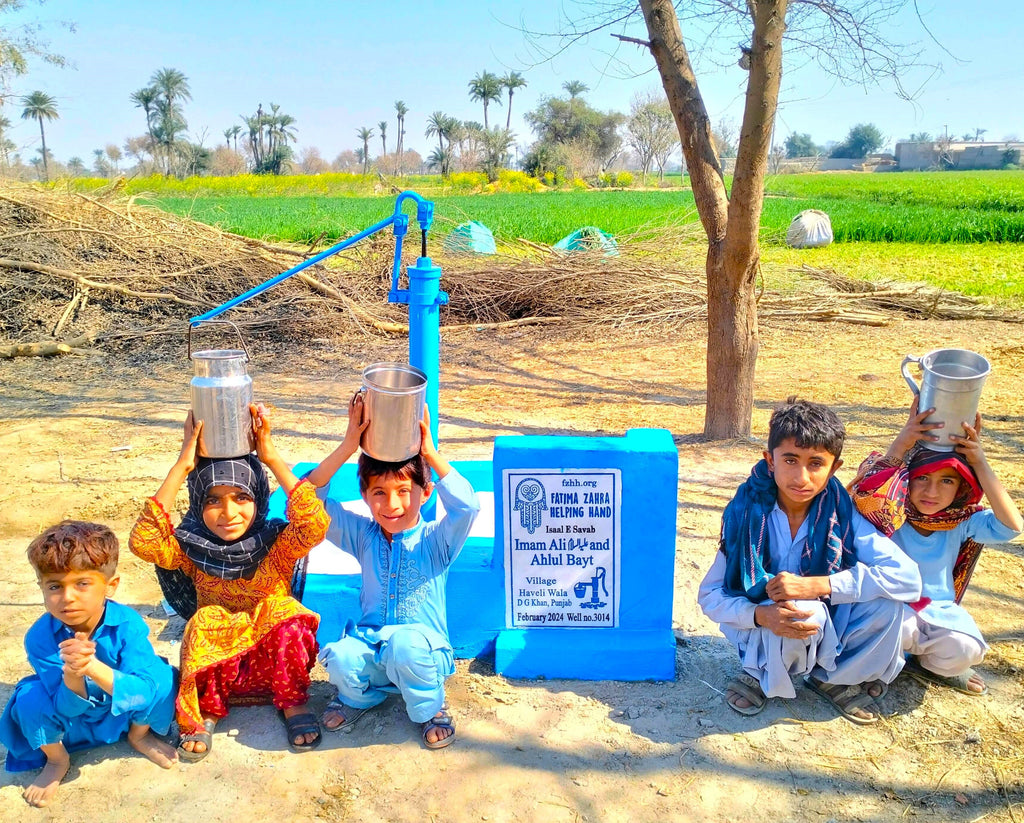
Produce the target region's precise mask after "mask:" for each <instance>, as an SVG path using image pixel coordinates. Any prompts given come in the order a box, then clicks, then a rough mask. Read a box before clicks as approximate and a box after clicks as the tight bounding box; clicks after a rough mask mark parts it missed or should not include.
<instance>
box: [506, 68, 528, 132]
mask: <svg viewBox="0 0 1024 823" xmlns="http://www.w3.org/2000/svg"><path fill="white" fill-rule="evenodd" d="M501 85H502V86H504V87H505V89H506V90H507V91H508V117H507V118H506V119H505V131H508V130H509V129H510V128H511V127H512V92H514V91H515V90H516V89H525V88H526V78H525V77H523V75H521V74H520V73H519V72H517V71H510V72H509V73H508V74H506V75H505V76H504V77H502V78H501Z"/></svg>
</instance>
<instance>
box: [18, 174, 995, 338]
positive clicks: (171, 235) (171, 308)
mask: <svg viewBox="0 0 1024 823" xmlns="http://www.w3.org/2000/svg"><path fill="white" fill-rule="evenodd" d="M0 227H2V228H0V357H14V356H18V355H31V354H50V353H56V352H62V351H70V350H83V349H89V348H95V347H101V348H106V349H117V348H122V347H124V346H126V345H129V344H131V345H134V344H135V343H136V342H137V341H138V338H142V337H144V338H147V340H146V345H147V347H153V346H157V347H159V346H161V345H164V344H167V345H170V344H172V343H173V345H175V346H179V345H180V344H181V341H182V339H183V335H184V332H185V330H186V328H187V321H188V318H190V317H193V316H195V315H198V314H201V313H202V312H204V311H206V310H208V309H210V308H213V307H214V306H217V305H220V304H221V303H223V302H225V301H226V300H228V299H230V298H232V297H234V296H236V295H238V294H241V293H242V292H245V291H247V290H248V289H250V288H252V287H253V286H255V285H258V284H259V283H262V282H264V281H266V280H268V279H270V278H271V277H273V276H275V275H276V274H278V273H280V272H282V271H284V270H286V269H288V268H291V267H292V266H294V265H295V264H296V263H298V262H299V261H300V260H301V259H303V258H304V257H307V256H308V255H310V254H312V253H313V252H314V250H313V249H298V248H289V247H285V246H281V245H273V244H270V243H264V242H261V241H258V240H252V239H249V238H244V237H239V236H237V235H232V234H227V233H224V232H221V231H219V230H217V229H215V228H212V227H210V226H206V225H204V224H201V223H196V222H193V221H191V220H188V219H184V218H179V217H175V216H173V215H169V214H166V213H164V212H161V211H158V210H156V209H152V208H148V207H144V206H140V205H139V204H138V203H137V202H136V201H135V199H134V198H129V197H125V196H124V195H123V194H122V193H121V192H119V191H118V189H117V187H116V186H114V187H112V188H110V189H109V190H105V191H101V192H98V193H94V194H92V195H90V196H86V195H84V194H81V193H79V192H73V191H61V190H56V191H55V190H49V189H41V188H37V187H32V186H27V185H21V184H15V183H0ZM619 240H620V249H621V250H622V254H621V256H617V257H603V256H602V255H601V254H600V253H599V252H595V253H585V254H573V255H560V254H556V253H555V252H553V251H552V250H551V249H550V248H549V247H546V246H539V245H537V244H534V243H530V242H527V241H519V242H517V243H514V244H511V245H506V246H505V247H504V248H503V249H502V253H501V254H499V255H496V256H493V257H487V258H481V257H470V256H459V255H442V256H441V257H442V262H443V271H444V280H443V283H442V285H443V287H444V288H445V289H447V290H448V291H449V293H450V294H451V304H450V306H449V307H447V308H446V309H444V310H443V311H444V314H443V315H442V323H444V324H445V325H446V326H447V327H449V328H452V327H471V328H480V327H485V326H490V325H511V324H523V323H545V322H550V323H559V324H562V325H587V326H593V325H594V324H610V325H618V326H626V325H644V326H651V325H658V326H669V327H670V326H672V325H674V324H680V323H689V322H694V321H702V320H703V319H704V318H705V317H706V311H705V310H706V301H705V282H704V266H703V256H704V248H706V247H705V246H703V244H702V243H701V241H700V238H699V235H695V234H694V229H693V228H692V227H691V228H677V229H666V230H661V231H657V232H650V231H649V232H647V233H646V234H644V235H642V236H641V235H637V236H636V237H633V238H619ZM413 245H416V244H411V243H410V244H407V246H413ZM393 249H394V246H393V239H392V237H391V235H390V233H388V232H384V233H382V234H380V235H378V236H376V237H375V238H371V239H369V240H366V241H363V243H361V244H358V245H356V246H354V247H353V248H352V249H350V250H347V252H346V253H343V254H342V255H338V256H337V257H335V258H332V259H331V261H330V262H329V263H328V264H327V265H324V264H318V265H316V266H312V267H310V268H308V269H306V270H305V271H304V272H302V273H300V274H299V275H297V276H295V277H293V278H291V279H289V280H286V281H284V282H283V283H281V284H279V285H278V286H276V287H274V288H273V289H271V290H269V291H267V292H265V293H263V294H262V295H259V296H257V297H255V298H253V299H252V300H250V301H248V302H246V303H244V304H242V305H241V306H239V307H237V308H235V309H233V310H231V311H230V312H228V313H227V314H226V315H225V317H226V318H227V319H230V320H232V321H233V322H235V323H236V324H237V325H239V326H240V327H241V328H243V329H259V330H260V331H259V333H260V335H261V336H264V337H270V338H272V339H276V340H280V341H286V342H301V341H302V340H304V339H308V338H310V337H325V336H334V337H339V336H344V335H346V334H352V333H356V334H365V333H385V334H401V333H404V331H405V326H404V318H405V309H404V308H403V307H398V306H392V305H389V304H388V303H387V302H386V299H387V291H388V286H389V282H390V272H391V265H392V260H393ZM407 250H408V251H409V253H410V254H415V252H416V251H417V249H415V248H410V249H407ZM809 274H811V275H813V276H814V277H815V278H817V282H818V285H815V287H814V288H813V290H812V294H811V295H810V296H808V294H806V293H803V294H801V295H799V296H797V297H792V296H784V295H780V294H774V293H770V292H766V293H764V294H762V295H761V297H760V307H759V311H760V315H761V316H762V317H766V318H771V317H804V318H810V319H826V320H845V321H848V322H855V323H871V324H884V323H885V322H887V318H888V316H889V315H888V314H887V313H886V312H892V311H902V312H907V313H911V314H919V315H924V316H929V317H978V318H982V317H997V316H998V317H1000V318H1001V319H1011V318H1008V317H1006V315H1005V314H1001V313H999V312H997V311H996V310H994V309H992V308H990V307H988V306H985V305H983V304H980V303H978V302H977V301H972V300H969V299H967V298H964V297H963V296H961V295H957V294H953V293H950V292H944V291H941V290H937V289H930V288H928V287H924V286H903V285H900V286H896V285H891V284H890V285H887V286H885V287H884V288H879V287H878V286H877V284H876V285H874V286H872V285H871V284H855V283H853V282H851V281H846V280H844V279H843V278H841V277H839V276H838V275H835V274H834V273H831V272H820V271H810V272H809Z"/></svg>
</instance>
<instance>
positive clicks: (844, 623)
mask: <svg viewBox="0 0 1024 823" xmlns="http://www.w3.org/2000/svg"><path fill="white" fill-rule="evenodd" d="M844 439H845V429H844V428H843V425H842V423H841V422H840V420H839V418H838V417H837V416H836V415H835V413H834V412H833V411H832V410H831V409H829V408H828V407H826V406H822V405H821V404H818V403H810V402H807V401H794V400H791V401H790V402H789V403H788V404H787V405H786V406H784V407H782V408H780V409H777V410H776V411H775V413H774V414H773V415H772V418H771V422H770V424H769V432H768V449H767V450H766V451H765V453H764V460H762V461H761V462H760V463H758V464H757V465H755V466H754V468H753V471H752V472H751V476H750V478H749V479H748V480H747V481H746V482H745V483H744V484H743V485H741V486H740V487H739V489H737V492H736V496H735V497H734V498H733V499H732V501H730V502H729V504H728V505H727V506H726V509H725V512H724V514H723V517H722V541H721V545H720V551H719V552H718V553H717V554H716V555H715V561H714V563H713V565H712V566H711V569H710V570H709V571H708V573H707V575H706V576H705V578H704V580H703V582H702V583H701V586H700V590H699V592H698V601H699V603H700V606H701V609H703V611H704V613H705V614H706V615H707V616H708V617H709V618H710V619H711V620H713V621H715V622H716V623H718V624H719V626H720V627H721V630H722V633H723V634H724V635H725V637H726V639H728V640H729V641H730V642H731V643H733V644H734V645H735V646H736V649H737V652H738V654H739V658H740V664H741V666H742V667H743V673H742V674H740V675H739V676H738V677H736V678H734V679H733V680H731V681H730V682H729V683H728V685H727V687H726V689H727V690H726V702H727V704H728V705H729V707H730V708H732V709H734V710H735V711H737V712H739V713H741V714H748V715H749V714H756V713H758V712H760V711H761V710H762V709H763V708H764V706H765V704H766V702H767V699H768V698H771V697H787V698H791V697H795V696H796V690H795V689H794V687H793V682H792V678H793V677H795V676H804V682H805V683H806V685H807V686H808V687H809V688H811V689H813V690H814V691H816V692H818V693H819V694H821V695H822V696H824V697H825V698H826V699H828V700H829V701H830V702H831V703H832V704H833V705H834V706H835V707H836V708H837V709H838V710H839V711H840V712H841V713H842V714H843V716H844V717H846V718H848V719H849V720H851V721H853V722H855V723H872V722H875V721H877V719H878V716H879V714H878V707H877V705H876V704H875V702H874V701H875V699H876V698H877V697H880V696H881V695H882V694H883V693H884V691H885V688H886V686H887V684H888V683H890V682H891V681H892V680H893V679H894V678H895V677H896V675H897V674H899V671H900V669H901V668H902V666H903V657H902V655H901V653H900V623H901V614H902V603H903V602H907V601H912V600H915V599H917V598H918V597H919V596H920V591H921V580H920V577H919V576H918V573H917V569H916V567H915V566H914V564H913V563H912V562H911V561H910V560H909V559H908V558H907V557H906V555H905V554H903V552H901V551H900V550H899V549H898V548H897V547H896V546H895V544H893V543H892V541H890V540H888V539H887V538H885V537H883V536H882V535H880V534H878V533H877V532H876V531H875V529H874V528H873V527H872V526H871V524H870V523H868V522H867V521H866V520H865V519H864V518H863V517H861V516H860V515H859V514H857V512H855V511H854V510H853V503H852V501H851V500H850V496H849V494H847V492H846V490H845V489H844V488H843V487H842V485H841V484H840V483H839V481H838V480H837V479H836V478H835V476H834V475H835V472H836V470H837V469H838V468H839V467H840V466H841V465H842V460H841V459H840V454H841V453H842V447H843V441H844Z"/></svg>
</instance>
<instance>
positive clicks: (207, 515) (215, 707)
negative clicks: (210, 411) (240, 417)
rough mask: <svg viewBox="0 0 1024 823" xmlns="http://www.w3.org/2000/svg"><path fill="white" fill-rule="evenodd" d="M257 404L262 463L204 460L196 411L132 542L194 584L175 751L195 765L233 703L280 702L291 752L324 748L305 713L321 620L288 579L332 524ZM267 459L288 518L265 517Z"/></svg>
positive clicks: (245, 459)
mask: <svg viewBox="0 0 1024 823" xmlns="http://www.w3.org/2000/svg"><path fill="white" fill-rule="evenodd" d="M249 408H250V412H251V414H252V419H253V429H254V432H255V435H256V455H252V454H248V455H245V456H244V457H238V458H230V459H221V458H218V459H212V458H206V457H203V458H200V457H198V456H197V451H196V449H197V443H198V441H199V434H200V432H201V430H202V423H201V422H199V423H196V424H193V419H192V415H191V413H190V414H189V416H188V418H187V419H186V421H185V436H184V442H183V444H182V448H181V454H180V455H179V456H178V459H177V461H176V462H175V463H174V465H173V466H172V467H171V470H170V472H169V473H168V474H167V479H166V480H164V482H163V484H162V485H161V486H160V488H159V489H158V490H157V493H156V494H155V495H154V496H153V497H151V498H150V499H149V500H147V501H146V503H145V506H144V508H143V511H142V515H141V516H140V517H139V520H138V522H137V523H136V524H135V528H134V529H132V533H131V537H130V539H129V547H130V548H131V550H132V552H134V553H135V554H136V555H138V556H139V557H141V558H142V559H143V560H147V561H149V562H150V563H155V564H156V565H157V566H158V567H159V568H161V569H164V570H180V572H183V573H184V574H185V575H187V576H188V578H190V579H191V581H192V583H193V584H194V586H195V593H196V599H197V605H198V609H197V611H196V612H195V614H194V615H193V616H192V617H191V618H190V619H189V620H188V623H187V624H186V626H185V635H184V637H183V638H182V644H181V686H180V688H179V691H178V698H177V702H176V705H175V710H176V715H177V720H178V725H179V727H180V730H181V739H180V741H179V745H178V755H179V757H180V758H181V759H183V760H188V761H192V762H195V761H198V760H202V759H203V758H204V757H206V755H207V754H209V752H210V748H211V744H212V734H213V730H214V727H215V725H216V723H217V721H218V720H219V719H220V718H222V717H225V716H226V715H227V713H228V708H229V704H233V705H238V704H240V703H265V702H269V700H272V701H273V704H274V706H275V707H277V709H278V711H279V713H280V715H281V717H282V719H283V721H284V724H285V727H286V729H287V734H288V745H289V747H290V748H291V749H292V751H296V752H298V751H308V750H310V749H314V748H316V747H317V746H318V745H319V744H320V727H319V724H318V723H317V720H316V717H315V716H314V715H313V714H312V713H311V712H309V711H308V710H307V707H306V702H307V696H308V690H309V682H310V678H309V672H310V670H311V669H312V667H313V665H314V663H315V662H316V654H317V642H316V628H317V625H318V624H319V617H318V616H317V615H316V614H314V613H313V612H311V611H309V610H308V609H306V608H305V607H303V606H302V605H301V604H300V603H299V602H298V600H296V599H295V598H294V597H292V591H291V577H292V571H293V568H294V566H295V563H296V561H297V560H299V559H300V558H302V557H304V556H305V555H306V554H308V553H309V550H310V549H311V548H312V547H313V546H315V545H316V544H318V543H319V542H320V541H322V540H323V539H324V536H325V534H326V533H327V527H328V525H329V520H328V518H327V515H326V513H325V512H324V507H323V504H322V503H321V502H320V501H319V500H318V499H317V496H316V489H315V488H314V487H313V486H312V485H311V484H310V483H309V482H308V481H301V482H300V481H299V480H298V479H297V478H296V477H295V475H294V474H293V473H292V471H291V469H289V468H288V466H287V465H286V464H285V462H284V460H282V459H281V456H280V454H279V453H278V451H277V448H276V447H275V446H274V444H273V442H272V440H271V436H270V431H271V426H270V420H269V418H268V417H267V414H266V410H265V409H264V408H263V407H262V406H250V407H249ZM257 458H258V459H257ZM260 461H262V462H263V463H265V464H266V465H267V466H268V467H269V468H270V470H271V471H272V472H273V473H274V476H275V477H276V478H277V481H278V483H279V484H280V485H281V488H283V489H284V491H285V492H286V493H287V495H288V504H287V508H286V515H287V518H288V519H287V521H284V520H270V519H268V518H267V511H268V506H269V496H270V490H269V486H268V483H267V476H266V472H265V471H264V468H263V466H262V465H261V464H260ZM186 477H187V479H188V492H189V510H188V514H187V515H186V516H185V518H184V519H183V520H182V522H181V525H180V526H178V528H177V529H175V528H174V527H173V526H172V525H171V521H170V518H169V517H168V514H167V513H168V512H169V511H170V510H171V509H172V508H173V507H174V501H175V498H176V496H177V493H178V490H179V489H180V488H181V484H182V483H183V482H184V481H185V479H186ZM268 699H269V700H268Z"/></svg>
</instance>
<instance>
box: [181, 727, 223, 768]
mask: <svg viewBox="0 0 1024 823" xmlns="http://www.w3.org/2000/svg"><path fill="white" fill-rule="evenodd" d="M215 728H217V721H216V720H212V719H211V720H204V721H203V731H201V732H192V733H190V734H183V735H181V736H180V737H179V738H178V757H179V758H181V759H182V760H184V761H185V762H186V763H198V762H199V761H200V760H202V759H203V758H204V757H206V755H208V754H209V753H210V751H211V750H212V749H213V730H214V729H215ZM182 743H202V744H203V745H204V746H206V749H204V750H203V751H201V752H190V751H189V750H188V749H183V748H182V747H181V744H182Z"/></svg>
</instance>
